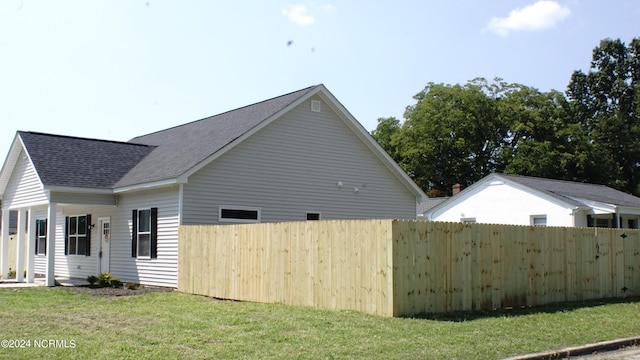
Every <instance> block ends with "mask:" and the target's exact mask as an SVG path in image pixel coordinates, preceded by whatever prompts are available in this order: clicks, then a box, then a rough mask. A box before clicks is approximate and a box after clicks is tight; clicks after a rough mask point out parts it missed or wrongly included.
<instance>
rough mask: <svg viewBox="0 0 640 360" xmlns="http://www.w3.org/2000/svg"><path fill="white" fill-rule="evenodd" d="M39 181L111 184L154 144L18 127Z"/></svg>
mask: <svg viewBox="0 0 640 360" xmlns="http://www.w3.org/2000/svg"><path fill="white" fill-rule="evenodd" d="M18 137H19V139H20V141H22V144H23V145H24V149H25V151H26V152H27V154H28V156H29V158H30V159H31V161H32V163H33V166H34V167H35V170H36V171H37V173H38V176H39V177H40V181H41V182H42V184H43V185H45V186H48V187H52V186H54V187H82V188H94V189H95V188H99V189H105V188H112V187H113V186H114V185H115V184H116V182H117V181H118V180H120V179H121V178H122V177H123V176H124V175H125V174H126V173H127V172H129V171H130V170H131V169H132V168H133V167H134V166H135V165H136V164H137V163H138V162H140V161H141V160H142V159H143V158H144V157H145V156H147V155H148V154H149V153H150V152H151V151H152V150H153V149H154V147H152V146H148V145H139V144H132V143H126V142H116V141H106V140H97V139H86V138H79V137H71V136H62V135H52V134H43V133H38V132H29V131H18Z"/></svg>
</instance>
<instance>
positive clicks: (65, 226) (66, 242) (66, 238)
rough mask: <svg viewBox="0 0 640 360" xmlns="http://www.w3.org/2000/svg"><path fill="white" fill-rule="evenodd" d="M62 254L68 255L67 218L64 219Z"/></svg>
mask: <svg viewBox="0 0 640 360" xmlns="http://www.w3.org/2000/svg"><path fill="white" fill-rule="evenodd" d="M47 235H49V234H47ZM47 240H48V239H47ZM47 242H48V241H47ZM64 254H65V255H69V217H68V216H67V217H66V218H65V219H64Z"/></svg>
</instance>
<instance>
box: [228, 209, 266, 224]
mask: <svg viewBox="0 0 640 360" xmlns="http://www.w3.org/2000/svg"><path fill="white" fill-rule="evenodd" d="M218 218H219V219H220V222H235V223H258V222H260V209H259V208H243V207H233V206H220V212H219V214H218Z"/></svg>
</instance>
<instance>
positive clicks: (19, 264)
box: [16, 209, 27, 282]
mask: <svg viewBox="0 0 640 360" xmlns="http://www.w3.org/2000/svg"><path fill="white" fill-rule="evenodd" d="M26 219H27V211H26V210H25V209H20V210H18V234H17V236H18V239H17V240H16V244H17V246H18V248H17V250H16V281H17V282H22V281H24V226H25V220H26Z"/></svg>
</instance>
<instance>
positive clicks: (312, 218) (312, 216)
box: [307, 212, 320, 220]
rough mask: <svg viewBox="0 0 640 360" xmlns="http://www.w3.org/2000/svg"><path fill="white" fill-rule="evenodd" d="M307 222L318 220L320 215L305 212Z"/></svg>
mask: <svg viewBox="0 0 640 360" xmlns="http://www.w3.org/2000/svg"><path fill="white" fill-rule="evenodd" d="M307 220H320V213H317V212H307Z"/></svg>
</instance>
